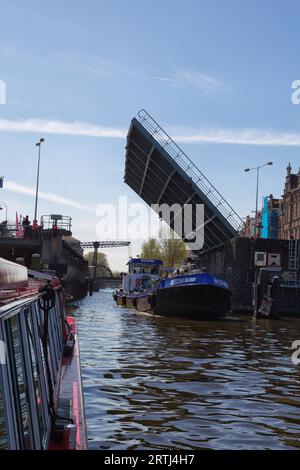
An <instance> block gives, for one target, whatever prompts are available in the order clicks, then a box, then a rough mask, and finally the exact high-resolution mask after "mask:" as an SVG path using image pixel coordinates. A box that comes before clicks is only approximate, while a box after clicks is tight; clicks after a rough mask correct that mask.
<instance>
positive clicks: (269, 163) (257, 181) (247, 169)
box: [245, 162, 273, 236]
mask: <svg viewBox="0 0 300 470" xmlns="http://www.w3.org/2000/svg"><path fill="white" fill-rule="evenodd" d="M267 165H273V162H267V163H264V164H263V165H260V166H255V167H254V168H245V171H251V170H256V200H255V225H254V236H256V231H257V219H258V184H259V170H260V169H261V168H263V167H264V166H267Z"/></svg>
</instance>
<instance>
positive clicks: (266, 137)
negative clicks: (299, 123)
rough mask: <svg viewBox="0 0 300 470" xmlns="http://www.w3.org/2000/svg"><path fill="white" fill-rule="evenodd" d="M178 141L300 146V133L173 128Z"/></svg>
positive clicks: (265, 130)
mask: <svg viewBox="0 0 300 470" xmlns="http://www.w3.org/2000/svg"><path fill="white" fill-rule="evenodd" d="M172 135H174V136H175V137H174V140H175V141H177V142H187V143H201V142H211V143H216V144H240V145H273V146H297V147H298V146H300V133H297V132H282V131H277V130H274V129H256V128H253V129H252V128H251V129H205V128H201V129H187V128H182V129H181V130H179V129H178V128H177V130H175V129H174V130H173V133H172Z"/></svg>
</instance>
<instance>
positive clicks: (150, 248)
mask: <svg viewBox="0 0 300 470" xmlns="http://www.w3.org/2000/svg"><path fill="white" fill-rule="evenodd" d="M141 258H157V259H162V260H163V263H164V266H165V267H166V268H176V267H178V266H180V265H182V264H183V263H184V262H185V261H186V258H187V249H186V245H185V243H184V242H183V241H182V240H181V239H180V238H177V236H176V235H175V233H174V232H173V231H172V230H171V229H167V228H164V230H163V233H162V239H161V240H160V241H158V240H156V239H155V238H149V240H148V241H147V242H145V243H144V244H143V246H142V252H141Z"/></svg>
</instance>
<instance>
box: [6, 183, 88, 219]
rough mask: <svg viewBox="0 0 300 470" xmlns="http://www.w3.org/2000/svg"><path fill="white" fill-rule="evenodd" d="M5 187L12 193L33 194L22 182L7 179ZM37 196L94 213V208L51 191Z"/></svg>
mask: <svg viewBox="0 0 300 470" xmlns="http://www.w3.org/2000/svg"><path fill="white" fill-rule="evenodd" d="M5 189H6V190H7V191H11V192H13V193H18V194H24V195H25V196H35V189H34V188H29V187H28V186H23V185H22V184H19V183H16V182H14V181H9V180H7V181H6V182H5ZM39 198H40V199H44V200H45V201H49V202H54V203H55V204H62V205H64V206H70V207H74V208H76V209H81V210H84V211H87V212H92V213H93V214H96V209H93V208H92V207H91V206H87V205H85V204H80V203H79V202H77V201H74V200H72V199H68V198H65V197H63V196H59V195H57V194H53V193H44V192H41V191H40V192H39Z"/></svg>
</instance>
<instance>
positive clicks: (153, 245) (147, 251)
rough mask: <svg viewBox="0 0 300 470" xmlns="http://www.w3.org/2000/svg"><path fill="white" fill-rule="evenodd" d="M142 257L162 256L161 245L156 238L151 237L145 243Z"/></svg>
mask: <svg viewBox="0 0 300 470" xmlns="http://www.w3.org/2000/svg"><path fill="white" fill-rule="evenodd" d="M141 258H152V259H161V258H162V250H161V245H160V243H159V242H158V241H157V240H155V238H149V240H148V241H147V242H145V243H143V246H142V252H141Z"/></svg>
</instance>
